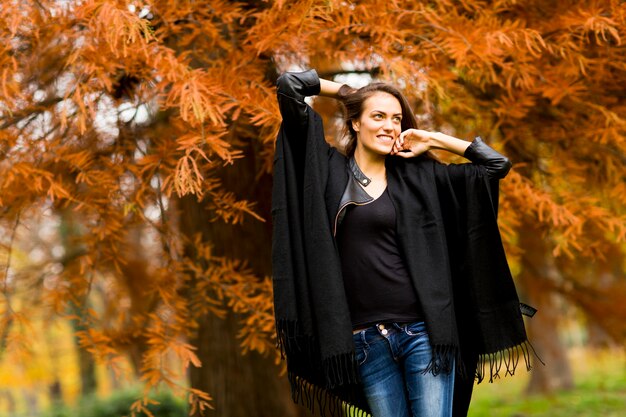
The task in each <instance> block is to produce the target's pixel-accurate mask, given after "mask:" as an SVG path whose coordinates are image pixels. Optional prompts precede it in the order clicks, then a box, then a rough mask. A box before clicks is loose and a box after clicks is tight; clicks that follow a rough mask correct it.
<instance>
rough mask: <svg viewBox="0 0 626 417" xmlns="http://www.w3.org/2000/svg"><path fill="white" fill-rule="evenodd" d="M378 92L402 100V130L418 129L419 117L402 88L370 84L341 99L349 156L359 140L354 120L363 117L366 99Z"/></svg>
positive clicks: (347, 153) (352, 153) (383, 84)
mask: <svg viewBox="0 0 626 417" xmlns="http://www.w3.org/2000/svg"><path fill="white" fill-rule="evenodd" d="M378 92H384V93H388V94H391V95H392V96H394V97H395V98H396V99H398V101H399V102H400V107H401V108H402V122H401V123H400V127H401V130H402V131H405V130H406V129H417V119H416V118H415V115H414V114H413V110H411V106H409V101H408V100H407V99H406V97H404V94H402V93H401V92H400V90H398V89H397V88H396V87H394V86H392V85H389V84H385V83H372V84H368V85H366V86H365V87H361V88H359V89H358V90H356V91H354V92H352V93H350V94H346V95H345V96H344V97H342V100H341V102H342V103H343V106H344V109H345V113H344V120H345V126H344V134H345V136H347V137H348V141H347V143H346V147H345V152H346V155H347V156H349V157H351V156H352V155H354V150H355V149H356V141H357V135H356V131H355V130H354V128H353V127H352V121H354V120H358V119H359V118H360V117H361V113H363V103H365V100H367V99H368V98H370V97H371V96H373V95H374V94H376V93H378Z"/></svg>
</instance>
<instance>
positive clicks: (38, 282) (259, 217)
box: [0, 0, 626, 416]
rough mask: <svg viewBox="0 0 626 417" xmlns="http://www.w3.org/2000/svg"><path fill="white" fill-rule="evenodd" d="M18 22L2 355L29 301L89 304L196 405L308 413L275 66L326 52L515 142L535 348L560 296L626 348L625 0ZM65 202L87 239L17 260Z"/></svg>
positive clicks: (107, 14)
mask: <svg viewBox="0 0 626 417" xmlns="http://www.w3.org/2000/svg"><path fill="white" fill-rule="evenodd" d="M0 16H1V19H0V38H1V39H2V43H1V44H0V45H1V46H0V48H2V52H1V53H0V91H1V92H2V98H1V101H0V112H1V113H0V128H1V129H0V221H1V222H2V227H3V231H4V233H3V235H2V245H3V246H2V248H3V252H2V254H3V264H2V268H1V271H2V272H1V275H0V278H1V279H2V285H1V287H2V294H3V301H2V311H1V312H0V313H1V314H2V328H1V329H0V330H1V331H0V335H1V336H2V345H1V346H2V347H3V350H4V351H5V352H6V354H13V353H14V352H18V351H19V350H20V349H22V348H24V340H25V339H24V337H25V334H26V330H25V329H26V328H27V323H28V320H29V319H30V318H32V317H37V316H45V317H51V316H53V315H68V314H71V315H72V317H74V318H79V321H80V323H79V324H80V326H78V327H77V336H78V337H79V339H80V345H81V346H82V347H83V348H85V349H87V350H88V351H89V352H91V354H92V355H94V356H95V357H96V358H98V359H99V360H104V361H107V362H108V363H109V364H110V366H111V367H112V368H115V366H116V364H118V363H119V362H120V360H121V358H122V357H126V356H129V357H131V358H132V362H133V363H134V364H135V368H136V372H137V374H138V375H139V376H140V377H141V378H143V380H144V381H145V382H146V385H147V387H148V388H149V387H153V386H155V385H156V384H159V383H165V384H168V385H170V386H171V387H172V388H174V389H177V390H179V391H181V392H182V391H184V392H186V393H187V394H188V395H189V398H190V401H191V404H192V405H193V407H195V408H194V409H193V410H192V412H193V413H196V414H199V413H200V411H199V410H200V409H201V408H207V407H210V406H215V407H217V408H218V409H219V410H220V411H219V412H220V415H223V416H226V415H285V414H287V413H292V415H293V413H297V412H298V411H297V409H294V408H293V407H292V406H291V405H290V398H289V395H288V393H287V389H286V387H285V382H284V380H281V379H279V378H278V377H277V374H278V368H276V367H275V366H274V365H273V362H274V361H275V360H276V359H277V353H276V350H275V349H274V344H275V341H274V333H273V315H272V306H271V282H270V276H271V270H270V265H269V260H270V256H269V251H270V244H269V242H270V229H271V227H270V224H269V219H270V212H269V211H270V210H269V199H270V192H269V190H270V186H271V171H272V158H273V144H274V139H275V135H276V132H277V130H278V127H279V123H280V118H279V115H278V111H277V106H276V103H275V90H274V87H273V85H274V81H275V79H276V77H277V75H278V74H279V73H280V72H281V71H284V70H287V69H290V68H298V67H299V68H305V67H310V66H316V67H318V68H320V69H321V70H322V71H321V72H322V73H323V75H324V76H327V77H329V78H332V77H335V79H337V80H352V79H351V78H346V75H349V74H353V73H360V74H367V75H368V76H369V77H370V79H372V78H376V79H380V80H385V81H390V82H393V83H396V84H397V85H399V86H401V87H402V88H403V89H404V91H405V92H406V93H407V95H408V96H409V97H410V98H411V100H412V101H413V103H414V107H415V110H416V111H417V113H418V115H419V119H420V122H421V123H422V124H423V126H425V127H428V128H431V129H436V130H443V131H447V132H450V133H453V134H455V135H456V136H459V137H465V138H468V139H469V138H471V137H473V136H475V135H478V134H480V135H481V136H483V137H484V138H485V139H486V140H487V141H488V142H490V143H491V145H493V146H494V147H496V148H498V149H501V150H502V151H503V152H504V153H505V154H507V155H508V156H509V157H510V158H511V159H512V161H513V162H514V163H515V167H514V170H513V171H512V172H511V173H510V174H509V176H508V177H507V179H506V180H505V181H503V182H502V185H501V209H500V225H501V228H502V231H503V234H504V237H505V240H506V245H507V251H508V253H509V255H510V258H511V261H512V264H513V266H514V270H515V271H516V275H517V278H518V282H519V286H520V289H521V290H522V292H523V294H524V296H526V297H527V298H528V301H529V302H530V303H531V304H532V303H533V302H534V303H537V304H539V307H540V308H541V310H546V311H551V313H550V314H545V315H543V317H544V318H542V314H541V313H539V314H538V315H537V316H536V318H535V319H533V321H534V322H536V323H538V325H537V326H538V329H537V330H536V331H535V330H533V327H532V326H535V325H534V324H531V337H532V340H536V341H537V343H536V344H537V347H538V348H540V349H539V350H540V353H541V352H551V351H556V352H558V349H556V350H555V346H556V347H558V340H556V339H550V338H549V336H552V335H554V332H550V333H549V334H548V333H547V332H546V331H544V330H542V329H543V328H545V323H546V322H545V321H543V322H542V320H546V318H548V317H549V320H551V321H549V322H547V323H549V325H550V326H553V325H555V324H556V323H558V316H559V314H558V313H559V312H558V311H556V310H554V304H553V302H552V300H553V298H554V295H558V296H559V297H561V298H562V299H564V300H567V301H568V302H569V303H570V305H572V306H576V307H577V308H580V309H581V310H582V311H583V312H584V313H585V314H586V316H587V317H588V319H589V320H590V321H593V322H594V323H595V324H596V325H598V326H601V327H602V328H603V329H604V330H605V331H606V332H607V334H609V335H610V336H611V337H612V338H613V339H614V340H615V341H617V342H619V343H623V342H624V335H625V334H626V332H625V327H624V326H625V325H624V323H626V321H625V320H624V319H625V318H626V310H625V309H624V305H623V303H622V302H620V299H623V297H624V296H625V295H626V286H625V284H624V282H625V281H624V276H623V268H620V266H623V258H624V256H623V250H624V240H625V238H626V226H625V225H626V218H625V215H626V213H625V210H624V208H625V206H626V192H625V191H626V186H625V184H626V183H625V181H624V174H625V172H624V162H625V161H624V159H625V157H624V155H625V154H626V152H625V150H626V149H625V148H626V141H625V136H624V135H625V120H624V119H623V117H622V115H623V114H625V112H624V110H625V109H624V104H625V103H624V100H625V99H624V97H626V92H625V91H624V90H625V89H626V87H625V86H626V71H625V70H626V57H625V56H624V53H625V52H624V51H625V50H624V47H623V46H622V44H621V42H622V39H623V38H624V36H625V30H626V9H625V8H624V5H623V4H622V3H621V2H619V1H617V0H607V1H592V2H587V1H584V2H583V1H580V0H569V1H568V0H553V1H539V0H535V1H532V0H529V1H515V0H499V1H492V2H484V1H469V0H467V1H452V0H442V1H434V2H421V1H388V0H387V1H380V0H367V1H359V2H346V1H313V0H311V1H292V2H289V1H280V0H277V1H241V2H230V1H223V0H215V1H206V2H197V1H191V0H187V1H172V0H153V1H148V2H145V3H141V4H139V3H135V2H133V1H113V0H111V1H105V0H84V1H77V2H59V1H57V0H38V1H23V2H18V1H5V2H3V3H2V5H0ZM316 104H317V105H320V104H322V103H320V102H316ZM327 122H329V123H330V122H332V111H329V112H328V114H327ZM331 132H332V129H329V130H328V133H329V137H328V140H329V141H330V142H334V143H336V144H338V145H340V141H338V140H337V137H335V136H334V135H331V134H330V133H331ZM67 216H70V217H71V219H72V224H75V225H76V226H75V227H76V228H77V229H76V233H73V234H72V240H71V247H73V248H76V250H72V251H71V252H72V253H71V254H70V253H57V254H54V253H50V254H49V255H48V257H47V262H48V263H49V264H50V265H52V264H54V265H59V264H60V265H61V266H62V267H61V268H58V267H55V268H45V266H42V270H43V271H45V274H44V275H43V276H40V278H39V279H33V276H34V275H33V274H26V273H22V272H24V271H21V270H20V269H19V267H18V265H17V264H16V263H15V254H16V253H17V252H16V251H18V250H19V248H20V242H21V241H22V240H24V236H26V228H25V225H26V224H27V221H28V222H30V221H31V219H40V221H41V222H45V221H48V222H50V221H56V222H57V224H60V223H59V222H60V220H59V219H63V218H65V219H68V218H69V217H67ZM28 224H31V223H28ZM60 238H61V237H59V239H60ZM67 247H70V246H69V242H68V246H67ZM601 274H602V276H603V277H604V278H603V279H602V280H599V279H598V277H599V276H600V275H601ZM25 299H29V300H37V302H31V303H25V302H24V301H23V300H25ZM96 299H98V300H101V302H100V303H99V304H98V305H100V307H95V306H92V305H91V304H90V301H93V300H96ZM541 323H543V327H542V326H541V325H540V324H541ZM12 352H13V353H12ZM242 352H243V353H246V352H247V354H246V355H245V356H242V355H241V353H242ZM171 353H173V354H175V355H177V357H178V358H179V360H180V362H181V363H182V364H183V367H185V368H186V367H188V366H189V371H188V373H189V381H190V384H189V385H187V384H184V383H181V382H180V381H181V372H180V370H178V372H177V370H176V369H173V368H172V366H171V362H169V361H168V360H167V359H166V358H167V357H168V354H171ZM561 354H562V353H561ZM546 355H547V356H549V355H550V354H549V353H546ZM262 356H266V357H268V358H263V357H262ZM556 357H558V353H557V354H556ZM545 359H547V360H548V366H547V367H546V368H542V367H538V368H536V370H537V371H539V372H537V373H536V375H539V376H540V377H541V376H542V375H543V376H545V375H546V373H544V374H542V371H541V370H542V369H543V370H550V368H549V367H550V366H551V365H550V363H554V361H552V362H551V360H550V359H551V358H547V357H546V358H545ZM201 363H202V365H203V366H202V367H199V366H200V364H201ZM563 366H564V367H565V368H566V367H567V365H563ZM564 372H566V370H565V371H564ZM241 375H246V376H245V377H244V380H242V379H241V378H242V377H241ZM246 380H247V382H246ZM542 384H543V385H542V386H543V387H544V388H545V389H550V388H551V387H553V386H554V384H552V383H550V382H545V383H542ZM211 399H212V400H213V401H211ZM141 407H142V403H141V402H138V403H136V404H135V409H137V410H138V409H141ZM276 410H280V411H276ZM284 410H288V411H284ZM229 413H230V414H229Z"/></svg>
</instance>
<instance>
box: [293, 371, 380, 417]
mask: <svg viewBox="0 0 626 417" xmlns="http://www.w3.org/2000/svg"><path fill="white" fill-rule="evenodd" d="M287 376H288V378H289V384H290V385H291V397H292V399H293V401H294V402H295V403H296V404H301V405H303V406H304V407H306V408H307V409H308V410H309V411H310V412H311V413H313V414H314V413H315V408H316V406H317V407H318V413H319V415H320V416H322V417H327V416H328V417H343V416H354V417H371V415H370V414H369V412H367V411H366V410H364V409H363V408H359V407H358V406H357V405H355V404H353V403H351V402H350V401H346V400H344V399H342V398H340V397H339V396H337V395H335V394H334V393H332V392H331V391H329V390H328V389H325V388H321V387H319V386H317V385H314V384H311V383H310V382H308V381H306V380H304V379H303V378H301V377H299V376H297V375H295V374H294V373H293V372H288V373H287Z"/></svg>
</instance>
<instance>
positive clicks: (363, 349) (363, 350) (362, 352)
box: [354, 344, 370, 366]
mask: <svg viewBox="0 0 626 417" xmlns="http://www.w3.org/2000/svg"><path fill="white" fill-rule="evenodd" d="M369 351H370V347H369V345H368V344H363V345H361V346H357V348H356V352H355V355H354V358H355V359H356V362H357V363H358V364H359V366H361V365H363V364H364V363H365V362H366V361H367V355H368V353H369Z"/></svg>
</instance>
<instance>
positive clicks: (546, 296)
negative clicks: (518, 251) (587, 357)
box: [519, 224, 574, 394]
mask: <svg viewBox="0 0 626 417" xmlns="http://www.w3.org/2000/svg"><path fill="white" fill-rule="evenodd" d="M520 247H521V248H522V249H523V250H524V254H523V255H522V259H521V261H522V271H521V273H520V274H519V284H520V289H521V290H522V293H523V299H526V300H527V301H528V303H529V304H531V305H533V306H534V307H535V308H537V309H538V312H537V315H535V316H534V317H533V318H532V319H530V320H528V321H527V329H528V333H529V334H528V337H529V339H530V341H531V343H532V344H533V346H534V347H535V349H536V351H537V353H538V355H539V356H540V357H541V359H542V360H543V361H544V362H545V363H546V365H545V366H543V365H541V364H540V363H538V361H536V360H535V358H533V360H535V364H534V366H533V371H532V372H531V378H530V382H529V385H528V387H527V389H526V391H527V393H529V394H539V393H542V394H546V393H550V392H554V391H556V390H564V389H571V388H573V386H574V380H573V376H572V371H571V368H570V366H569V362H568V360H567V352H566V350H565V348H564V347H563V344H562V342H561V340H560V339H559V334H558V326H559V316H560V315H561V313H560V310H559V306H558V304H557V300H556V296H555V294H554V293H552V292H551V290H550V286H549V285H547V282H548V281H549V280H554V279H559V278H558V271H557V269H556V267H555V266H554V263H553V260H552V259H551V255H550V249H549V248H548V247H547V245H546V243H545V240H544V239H543V236H542V231H541V230H540V229H539V228H537V227H536V226H535V225H534V224H525V225H524V226H523V227H522V228H521V229H520Z"/></svg>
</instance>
